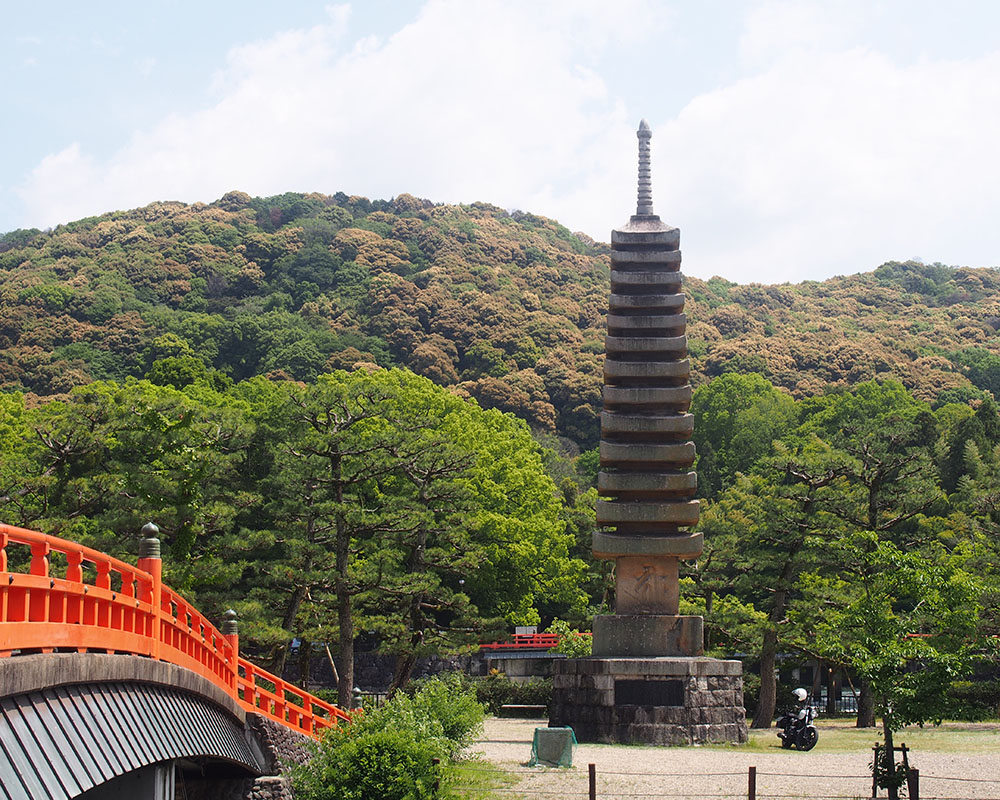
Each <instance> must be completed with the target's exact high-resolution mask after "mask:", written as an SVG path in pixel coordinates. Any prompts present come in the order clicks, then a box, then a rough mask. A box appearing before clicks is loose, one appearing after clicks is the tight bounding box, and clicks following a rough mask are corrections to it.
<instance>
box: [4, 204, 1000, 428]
mask: <svg viewBox="0 0 1000 800" xmlns="http://www.w3.org/2000/svg"><path fill="white" fill-rule="evenodd" d="M853 266H856V267H857V268H859V269H860V268H864V267H865V266H866V265H863V264H859V265H853ZM608 280H609V269H608V247H607V246H606V245H604V244H600V243H596V242H594V241H592V240H590V239H589V238H587V237H586V236H583V235H580V234H573V233H571V232H570V231H569V230H567V229H566V228H564V227H563V226H561V225H559V224H558V223H557V222H554V221H552V220H549V219H545V218H543V217H538V216H534V215H532V214H526V213H521V212H518V211H513V212H507V211H504V210H502V209H500V208H496V207H494V206H490V205H486V204H482V203H476V204H473V205H471V206H450V205H436V204H434V203H432V202H430V201H427V200H420V199H417V198H415V197H412V196H410V195H405V194H404V195H400V196H398V197H396V198H395V199H394V200H391V201H382V200H376V201H370V200H367V199H365V198H362V197H348V196H346V195H344V194H336V195H333V196H326V195H320V194H308V195H302V194H285V195H281V196H277V197H269V198H251V197H250V196H249V195H247V194H244V193H242V192H230V193H228V194H226V195H225V196H224V197H222V198H221V199H220V200H218V201H217V202H215V203H212V204H209V205H205V204H194V205H186V204H183V203H176V202H165V203H154V204H152V205H149V206H146V207H145V208H140V209H136V210H132V211H119V212H113V213H109V214H104V215H102V216H100V217H91V218H88V219H83V220H80V221H78V222H73V223H70V224H68V225H60V226H59V227H57V228H55V229H54V230H52V231H46V232H41V231H37V230H18V231H13V232H11V233H8V234H6V235H4V236H2V237H0V390H21V391H25V392H27V393H29V394H34V395H37V396H41V397H44V396H51V395H57V394H61V393H65V392H67V391H68V390H69V389H71V388H72V387H73V386H75V385H79V384H85V383H88V382H90V381H92V380H95V379H114V380H122V379H124V378H126V377H128V376H138V377H141V376H147V377H149V378H150V379H151V380H153V381H154V382H156V383H161V384H173V385H174V386H178V387H180V386H183V385H186V384H187V383H191V382H194V381H196V380H200V379H201V380H204V379H207V380H209V381H211V382H214V383H216V384H226V383H228V382H229V381H239V380H242V379H245V378H247V377H250V376H252V375H257V374H270V375H273V376H279V377H288V378H292V379H296V380H303V381H310V380H312V379H314V378H315V377H316V376H317V375H318V374H320V373H322V372H325V371H329V370H331V369H334V368H342V367H343V368H350V367H352V366H353V365H354V364H356V363H358V362H375V363H377V364H380V365H383V366H390V365H401V366H406V367H409V368H410V369H412V370H414V371H415V372H417V373H420V374H422V375H425V376H427V377H429V378H431V379H432V380H434V381H435V382H437V383H439V384H442V385H446V386H453V385H457V386H459V387H461V390H462V391H464V392H467V393H468V394H469V395H472V396H474V397H476V398H477V399H478V400H479V402H480V404H481V405H483V406H485V407H497V408H501V409H504V410H509V411H512V412H514V413H515V414H517V415H519V416H521V417H523V418H525V419H527V420H528V421H529V422H530V423H531V424H532V425H533V426H534V427H535V428H536V429H540V430H543V431H555V432H558V433H559V434H561V435H564V436H566V437H569V438H570V439H572V440H574V441H576V442H577V443H578V444H579V445H581V446H582V447H591V446H593V445H594V444H595V442H596V439H597V435H598V422H597V419H598V410H599V405H600V383H601V376H600V364H601V353H602V352H603V346H604V345H603V339H604V329H603V326H604V314H605V311H606V305H607V296H608ZM686 292H687V294H688V298H689V301H688V307H687V311H688V321H689V326H688V333H689V338H690V349H691V356H692V362H693V373H694V379H695V382H696V383H698V382H703V381H705V380H706V378H708V377H711V376H714V375H718V374H720V373H722V372H725V371H739V372H760V373H762V374H763V375H765V376H766V377H767V378H768V380H770V381H771V382H772V383H773V384H775V385H778V386H781V387H784V388H786V389H787V390H789V391H790V392H791V393H793V394H794V395H796V396H804V395H810V394H817V393H821V392H823V391H824V390H826V388H827V387H828V386H830V385H831V384H834V385H836V384H854V383H857V382H860V381H863V380H866V379H870V378H873V377H879V376H896V377H898V378H899V379H900V380H901V381H902V382H903V384H904V385H906V386H907V387H908V388H910V389H911V390H912V391H913V392H914V393H915V394H916V395H917V396H919V397H921V398H923V399H926V400H931V401H933V400H935V399H938V397H939V396H940V395H941V393H942V392H944V391H948V394H947V395H945V397H946V398H948V399H963V398H968V397H971V396H975V395H976V394H978V393H979V392H978V390H977V389H976V388H974V387H978V389H988V390H990V391H997V390H998V389H1000V337H998V335H997V329H998V328H1000V273H998V272H997V271H996V270H993V269H965V268H960V269H953V268H950V267H945V266H941V265H930V266H928V265H923V264H919V263H911V262H907V263H903V264H898V263H890V264H886V265H883V266H881V267H879V268H878V269H876V270H875V271H874V272H869V273H864V274H860V275H854V276H851V277H847V278H834V279H831V280H828V281H825V282H822V283H817V282H807V283H802V284H796V285H782V286H761V285H757V284H753V285H749V286H740V285H736V284H732V283H729V282H727V281H724V280H721V279H718V278H713V279H712V280H709V281H707V282H706V281H700V280H697V279H693V278H688V279H687V282H686ZM949 390H950V391H949Z"/></svg>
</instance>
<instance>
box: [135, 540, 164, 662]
mask: <svg viewBox="0 0 1000 800" xmlns="http://www.w3.org/2000/svg"><path fill="white" fill-rule="evenodd" d="M159 533H160V529H159V528H157V527H156V526H155V525H154V524H153V523H152V522H147V523H146V524H145V525H143V526H142V535H143V537H144V538H143V539H142V540H141V541H140V542H139V563H138V567H139V569H141V570H142V571H143V572H148V573H149V574H150V576H152V578H153V585H152V587H151V589H150V594H149V603H150V605H151V606H152V607H153V615H152V616H153V630H152V631H150V634H151V637H152V641H151V642H150V644H151V645H152V647H151V653H150V655H152V657H153V658H159V657H160V643H161V642H162V640H163V621H162V619H161V615H162V613H163V611H162V609H161V608H160V606H161V604H162V602H163V562H162V561H161V560H160V540H159V538H157V537H158V536H159Z"/></svg>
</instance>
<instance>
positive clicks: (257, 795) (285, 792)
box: [177, 775, 294, 800]
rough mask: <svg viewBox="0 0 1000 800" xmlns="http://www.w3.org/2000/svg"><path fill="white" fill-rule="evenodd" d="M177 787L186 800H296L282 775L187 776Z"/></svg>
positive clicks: (180, 795)
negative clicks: (205, 778)
mask: <svg viewBox="0 0 1000 800" xmlns="http://www.w3.org/2000/svg"><path fill="white" fill-rule="evenodd" d="M182 787H183V794H182V793H181V788H182ZM177 788H178V796H179V797H184V798H185V800H294V796H293V795H292V788H291V786H289V784H288V780H287V779H286V778H285V777H284V776H282V775H263V776H261V777H260V778H233V779H231V780H226V781H220V780H200V779H197V778H185V779H184V782H183V784H181V783H178V786H177Z"/></svg>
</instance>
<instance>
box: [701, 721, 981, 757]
mask: <svg viewBox="0 0 1000 800" xmlns="http://www.w3.org/2000/svg"><path fill="white" fill-rule="evenodd" d="M816 729H817V730H818V731H819V744H817V745H816V749H817V750H822V751H823V752H827V753H856V752H860V751H865V752H870V751H871V748H872V745H874V744H875V742H880V741H881V740H882V729H881V727H878V728H856V727H854V722H853V720H829V721H826V722H824V721H823V720H819V721H818V723H817V725H816ZM893 738H894V739H895V741H896V744H901V743H903V742H905V743H906V746H907V747H910V748H913V749H914V750H920V751H923V752H933V753H959V754H963V755H967V754H969V753H996V752H997V751H998V750H1000V723H998V722H943V723H941V724H940V725H924V726H923V727H922V728H921V727H920V726H917V725H911V726H908V727H906V728H903V730H901V731H897V732H896V733H895V734H894V737H893ZM708 746H709V747H712V748H715V749H731V748H732V747H733V745H708ZM742 747H745V748H746V749H749V750H760V751H766V752H780V751H781V741H780V740H779V739H778V735H777V729H776V728H773V727H772V728H769V729H767V730H763V729H758V730H751V731H750V740H749V741H748V742H747V744H746V745H743V746H742ZM787 752H788V753H790V754H797V751H795V750H789V751H787Z"/></svg>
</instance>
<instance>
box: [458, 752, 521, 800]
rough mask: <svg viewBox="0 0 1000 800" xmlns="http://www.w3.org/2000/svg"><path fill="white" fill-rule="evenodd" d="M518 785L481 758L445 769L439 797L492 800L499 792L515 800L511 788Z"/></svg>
mask: <svg viewBox="0 0 1000 800" xmlns="http://www.w3.org/2000/svg"><path fill="white" fill-rule="evenodd" d="M517 782H518V777H517V776H515V775H514V774H513V773H511V772H509V771H507V770H505V769H503V768H501V767H498V766H496V765H495V764H491V763H490V762H489V761H486V760H484V759H482V758H479V757H475V758H466V759H462V760H461V761H456V762H454V763H452V764H449V765H447V766H446V767H445V768H444V770H443V772H442V775H441V795H440V796H441V797H442V798H449V799H451V798H453V799H454V800H459V799H461V800H495V798H496V797H497V793H498V792H502V793H503V794H502V796H503V797H504V798H507V799H508V800H518V796H517V795H516V794H512V793H511V788H512V787H513V786H514V785H515V784H516V783H517Z"/></svg>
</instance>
